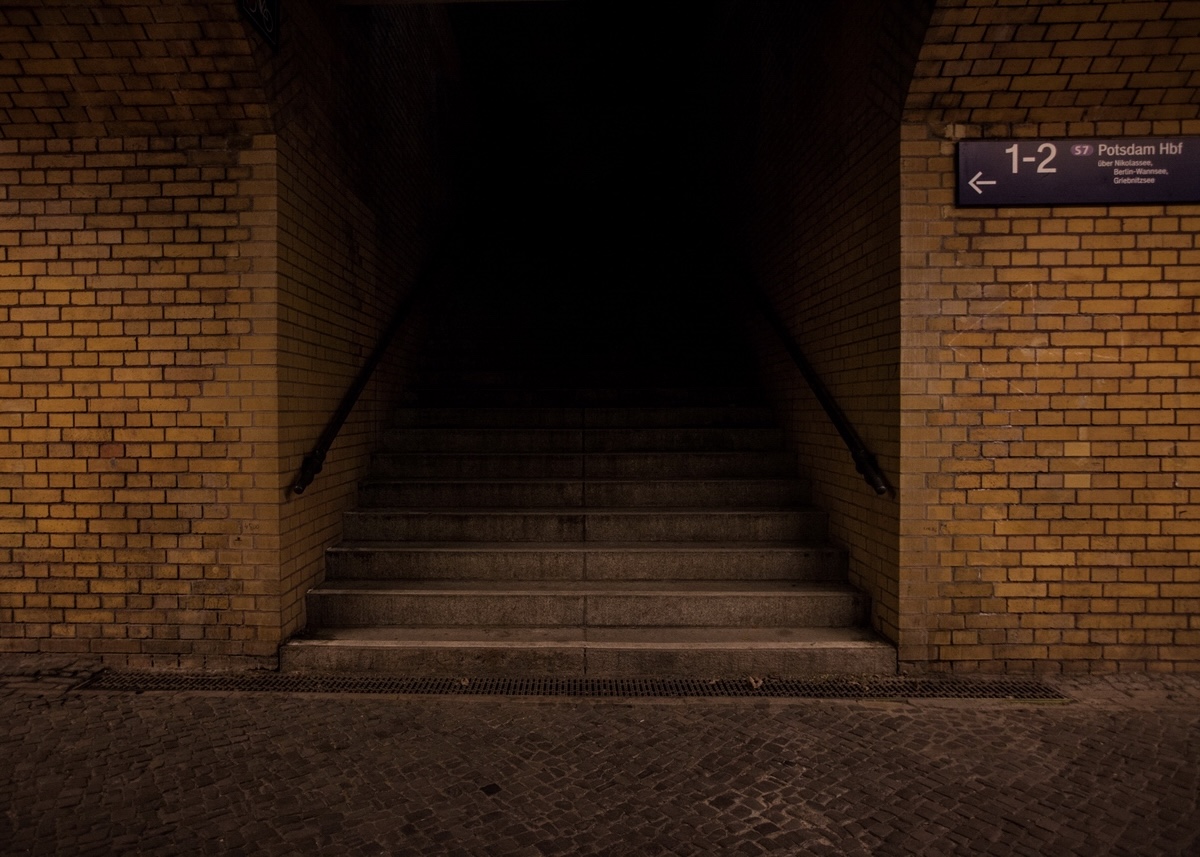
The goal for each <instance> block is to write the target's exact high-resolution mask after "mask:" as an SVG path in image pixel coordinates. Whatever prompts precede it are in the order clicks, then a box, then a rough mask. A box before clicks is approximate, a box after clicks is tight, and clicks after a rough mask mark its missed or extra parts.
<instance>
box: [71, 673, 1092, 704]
mask: <svg viewBox="0 0 1200 857" xmlns="http://www.w3.org/2000/svg"><path fill="white" fill-rule="evenodd" d="M77 689H79V690H92V691H115V692H126V693H141V692H147V691H162V692H168V691H174V692H178V691H203V692H241V693H363V694H400V695H413V696H545V697H579V698H601V699H604V698H608V699H613V698H622V699H626V698H665V699H678V698H697V699H702V698H747V699H755V698H762V699H782V698H787V699H1011V700H1025V701H1029V700H1036V701H1068V697H1066V696H1064V695H1062V694H1061V693H1059V692H1058V691H1057V690H1054V689H1053V688H1051V687H1049V686H1047V685H1045V684H1042V683H1041V682H1038V681H1032V680H1026V679H954V678H903V677H863V678H845V677H836V678H812V679H771V678H764V679H756V678H740V679H715V680H709V679H690V678H680V679H670V678H647V679H635V678H551V677H542V678H490V677H487V678H461V679H458V678H403V677H392V676H335V675H280V674H279V673H247V674H238V675H197V674H190V675H189V674H179V673H138V672H119V671H113V670H104V671H102V672H99V673H97V674H96V675H94V676H92V677H91V678H89V679H87V680H86V681H84V682H83V683H82V684H80V685H79V687H78V688H77Z"/></svg>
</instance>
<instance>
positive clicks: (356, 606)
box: [281, 391, 896, 678]
mask: <svg viewBox="0 0 1200 857" xmlns="http://www.w3.org/2000/svg"><path fill="white" fill-rule="evenodd" d="M575 398H576V401H574V402H572V403H571V404H570V405H569V406H562V405H559V406H547V405H545V404H536V403H533V402H530V403H526V404H524V405H518V406H514V405H512V404H511V401H510V403H509V404H496V403H494V404H493V405H492V406H490V407H466V406H455V405H449V406H447V405H442V406H437V407H410V408H405V409H402V410H401V411H400V412H398V414H397V417H396V419H395V421H394V426H393V427H392V428H391V429H390V430H389V431H388V433H387V437H386V441H385V444H384V448H383V449H382V450H381V451H380V452H379V453H378V455H377V457H376V459H375V462H374V465H373V468H372V476H371V478H370V479H369V480H368V481H367V482H365V483H364V484H363V485H362V486H361V491H360V500H359V506H358V508H357V509H355V510H354V511H352V512H349V513H347V515H346V518H345V523H344V541H343V543H342V544H341V545H339V546H337V547H334V548H332V549H331V550H330V551H329V552H328V557H327V579H326V581H325V582H324V583H322V584H321V585H319V586H317V587H316V588H315V589H313V590H312V591H311V592H310V593H309V595H308V601H307V610H308V624H309V630H308V631H307V632H306V633H305V634H303V635H301V636H300V637H298V638H296V639H294V640H292V641H290V642H289V643H288V644H287V645H286V646H285V647H284V648H283V649H282V652H281V659H282V666H283V669H285V670H287V671H294V672H338V673H392V674H403V675H422V676H435V675H440V676H482V675H496V676H500V675H503V676H597V677H618V676H620V677H628V676H704V677H714V678H715V677H731V676H739V675H752V676H764V675H777V676H791V677H796V676H805V675H815V674H827V673H843V674H846V673H853V674H880V673H884V674H887V673H895V671H896V654H895V650H894V649H893V648H892V647H891V646H890V645H888V644H886V643H884V642H883V641H881V640H879V639H878V638H877V637H876V636H875V635H874V634H873V633H872V632H871V631H870V630H869V629H867V628H866V627H865V622H866V618H867V609H868V604H867V599H866V598H865V596H864V595H862V594H861V593H860V592H858V591H856V590H854V589H853V588H851V587H849V586H848V585H847V584H846V583H845V578H846V573H845V556H844V555H843V553H842V552H841V551H840V550H838V549H836V548H835V547H832V546H831V545H829V544H828V543H827V540H826V535H825V528H826V524H825V518H824V515H823V514H822V513H821V512H820V511H818V510H817V509H814V508H812V507H810V506H808V505H806V504H805V491H804V489H803V486H802V485H801V484H800V483H799V482H798V481H797V480H796V479H795V477H794V473H795V472H796V467H795V461H794V459H793V456H792V455H790V454H789V453H787V452H785V451H784V438H783V436H782V434H781V432H780V431H779V430H778V429H777V428H775V427H774V426H773V425H772V422H771V416H770V413H769V411H768V410H767V409H766V408H764V407H761V406H758V405H756V404H754V403H753V402H752V401H745V397H744V396H740V395H738V394H731V393H728V392H723V391H717V392H716V393H713V392H712V391H710V392H709V393H708V394H705V395H704V396H699V397H698V396H696V395H694V394H692V393H684V392H677V391H676V392H670V393H665V394H664V393H662V392H661V391H660V392H659V393H658V394H656V395H655V396H653V397H652V398H653V399H654V401H655V406H653V407H651V406H649V405H648V403H647V401H646V397H643V400H642V401H637V400H632V401H631V400H630V398H629V397H628V396H625V397H622V396H620V395H617V394H609V395H606V394H603V393H596V394H592V395H590V396H588V397H582V398H581V397H580V396H579V395H576V397H575ZM510 399H511V397H510ZM664 400H665V401H667V402H669V404H668V405H666V406H663V405H662V404H661V403H662V402H663V401H664Z"/></svg>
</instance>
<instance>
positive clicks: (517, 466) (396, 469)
mask: <svg viewBox="0 0 1200 857" xmlns="http://www.w3.org/2000/svg"><path fill="white" fill-rule="evenodd" d="M371 473H372V475H373V476H374V477H375V478H377V479H580V478H582V477H583V456H581V455H573V454H572V455H470V454H463V455H417V454H392V455H377V456H375V458H374V459H373V461H372V465H371Z"/></svg>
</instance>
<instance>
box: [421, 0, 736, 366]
mask: <svg viewBox="0 0 1200 857" xmlns="http://www.w3.org/2000/svg"><path fill="white" fill-rule="evenodd" d="M450 15H451V20H452V24H453V28H454V32H455V35H456V38H457V40H458V45H459V49H460V52H461V58H462V64H463V86H462V92H461V93H460V96H461V97H460V100H459V107H460V108H461V115H462V117H463V121H462V122H461V124H460V127H459V129H458V134H457V137H458V139H457V142H456V146H455V151H456V156H455V157H456V169H455V174H456V176H457V179H458V181H457V185H458V186H457V189H456V198H457V215H458V218H459V219H458V226H457V228H458V229H459V231H460V234H461V235H462V248H463V250H462V252H461V253H460V254H459V257H460V264H461V266H460V269H459V272H458V276H457V277H456V280H457V290H456V292H455V293H454V294H452V295H447V296H446V300H447V301H449V302H451V305H449V306H447V307H446V308H445V309H446V310H447V320H448V321H447V324H446V325H445V326H444V327H443V328H442V329H441V330H440V331H439V335H438V336H437V337H435V340H434V344H433V349H434V351H433V352H431V354H430V355H429V357H430V358H431V360H433V361H434V362H435V363H441V364H442V365H443V366H451V365H455V364H458V365H460V366H461V364H463V363H464V362H469V361H474V362H476V363H478V364H480V365H485V366H487V367H489V368H490V369H493V370H494V369H496V368H497V367H498V366H503V365H506V364H516V365H517V366H519V367H520V369H521V370H522V371H523V372H524V373H526V375H527V378H528V381H529V382H530V383H534V384H536V383H550V384H553V385H556V386H558V385H562V384H568V383H569V384H571V385H575V386H588V385H596V384H599V385H602V386H608V385H612V384H621V383H629V382H632V381H637V382H646V381H649V380H653V381H654V382H655V383H662V382H671V381H687V382H688V383H695V382H697V381H700V380H706V381H708V382H712V383H717V384H724V383H729V382H730V381H732V380H734V379H735V378H736V379H737V380H738V381H744V380H745V378H746V373H747V372H748V367H749V361H748V360H747V359H746V357H745V353H744V349H743V348H742V340H741V334H740V331H739V327H738V324H737V321H736V319H733V318H732V317H731V315H730V312H729V310H728V302H729V301H728V298H729V295H728V293H727V282H726V280H725V278H723V277H721V276H720V275H719V274H718V270H719V268H720V260H721V258H722V252H721V250H722V248H721V242H720V240H719V239H720V230H719V228H718V226H717V219H716V214H717V212H718V210H719V207H720V206H719V202H720V197H721V195H722V182H721V180H720V178H719V175H718V170H717V164H718V163H719V157H720V149H721V143H720V133H719V132H720V131H721V126H720V122H719V119H718V116H719V113H720V110H719V105H718V104H717V103H716V101H717V97H718V93H717V88H716V86H717V82H718V78H719V75H718V74H717V69H716V66H715V59H714V54H715V52H714V51H713V49H712V42H713V33H712V28H713V27H714V25H715V22H716V19H715V17H714V14H713V10H712V9H711V8H709V4H706V3H696V4H689V5H688V9H687V14H680V13H676V12H673V11H670V10H665V9H663V8H661V7H658V6H656V4H637V5H626V4H621V3H575V2H556V3H487V4H475V3H471V4H462V5H456V6H453V7H451V8H450ZM447 352H453V353H447Z"/></svg>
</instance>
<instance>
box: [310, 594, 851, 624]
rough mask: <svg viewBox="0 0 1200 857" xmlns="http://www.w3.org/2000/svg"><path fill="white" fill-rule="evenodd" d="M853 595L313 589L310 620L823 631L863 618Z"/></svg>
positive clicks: (375, 622) (350, 622) (321, 621)
mask: <svg viewBox="0 0 1200 857" xmlns="http://www.w3.org/2000/svg"><path fill="white" fill-rule="evenodd" d="M865 606H866V605H865V602H864V600H863V598H862V597H861V596H859V595H856V594H851V593H844V592H837V593H829V594H822V595H811V594H806V595H792V596H780V595H779V594H774V595H758V594H754V595H751V594H744V593H728V592H726V593H715V594H714V593H703V594H686V595H668V596H665V597H664V596H663V595H662V594H661V593H658V594H629V593H618V594H594V593H593V594H587V595H583V594H580V595H572V594H569V593H561V594H541V593H537V594H512V595H506V594H496V593H488V594H478V595H475V594H470V593H465V592H453V593H441V594H430V593H420V594H415V593H388V592H374V593H357V592H341V591H336V590H334V591H328V590H324V591H323V590H315V591H313V592H311V593H309V595H308V611H309V612H308V615H309V617H310V620H311V621H313V622H315V623H316V624H317V625H320V626H329V627H332V626H336V627H364V626H369V625H407V626H421V625H429V626H433V625H436V626H503V627H535V626H536V627H547V626H562V627H584V626H591V627H689V626H703V627H710V628H734V627H742V626H749V627H790V626H795V627H810V628H816V627H822V628H833V627H841V626H845V625H854V624H857V623H859V622H860V621H861V620H862V619H863V618H864V611H865Z"/></svg>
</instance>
